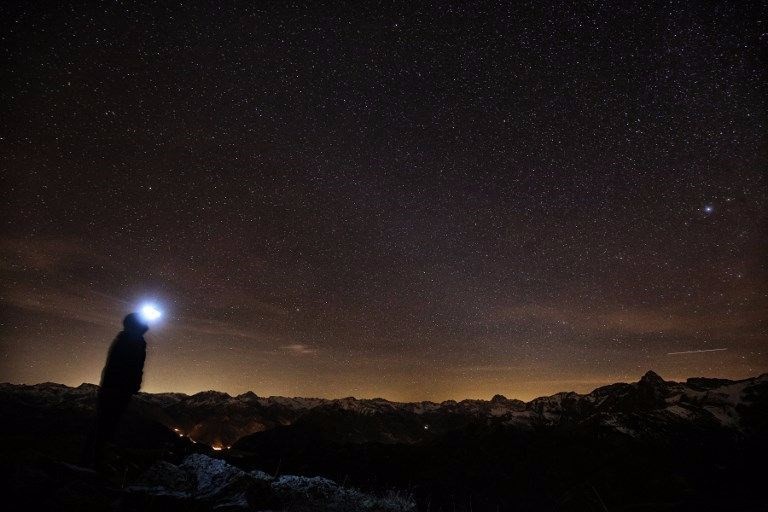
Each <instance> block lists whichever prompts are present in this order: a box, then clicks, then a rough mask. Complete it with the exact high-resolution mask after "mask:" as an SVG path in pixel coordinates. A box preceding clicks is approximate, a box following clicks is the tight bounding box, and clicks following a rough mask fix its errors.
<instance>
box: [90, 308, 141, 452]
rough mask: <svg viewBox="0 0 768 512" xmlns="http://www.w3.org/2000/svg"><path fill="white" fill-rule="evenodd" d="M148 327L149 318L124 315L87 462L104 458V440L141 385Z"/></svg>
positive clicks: (105, 372)
mask: <svg viewBox="0 0 768 512" xmlns="http://www.w3.org/2000/svg"><path fill="white" fill-rule="evenodd" d="M147 330H149V326H148V325H147V324H146V322H144V321H143V320H142V319H141V317H140V316H139V315H138V314H137V313H131V314H129V315H128V316H126V317H125V318H124V319H123V330H122V331H121V332H120V333H119V334H118V335H117V337H116V338H115V341H113V342H112V346H111V347H110V348H109V354H108V355H107V363H106V364H105V365H104V370H103V371H102V372H101V387H100V388H99V391H98V394H97V400H96V422H95V424H94V426H93V429H92V431H91V433H90V434H89V436H88V440H87V441H86V444H85V449H84V451H83V461H82V462H83V463H84V464H87V465H96V464H99V463H100V462H101V460H100V459H101V456H102V451H103V449H104V444H105V443H106V442H107V441H109V440H111V439H112V437H113V436H114V434H115V431H116V430H117V427H118V425H119V424H120V418H121V417H122V416H123V413H124V412H125V410H126V408H127V407H128V404H129V403H130V402H131V397H132V396H133V395H135V394H136V393H138V392H139V389H141V378H142V375H143V373H144V359H145V358H146V354H147V342H146V341H144V333H145V332H147Z"/></svg>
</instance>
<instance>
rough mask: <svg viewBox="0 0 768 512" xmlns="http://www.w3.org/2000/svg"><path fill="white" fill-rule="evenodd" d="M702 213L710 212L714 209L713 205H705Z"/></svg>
mask: <svg viewBox="0 0 768 512" xmlns="http://www.w3.org/2000/svg"><path fill="white" fill-rule="evenodd" d="M703 209H704V213H712V212H714V211H715V207H714V206H712V205H711V204H708V205H706V206H705V207H704V208H703Z"/></svg>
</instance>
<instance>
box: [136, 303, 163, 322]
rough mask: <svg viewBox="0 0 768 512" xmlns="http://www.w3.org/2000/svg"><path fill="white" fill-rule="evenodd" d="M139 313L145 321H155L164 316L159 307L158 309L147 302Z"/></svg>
mask: <svg viewBox="0 0 768 512" xmlns="http://www.w3.org/2000/svg"><path fill="white" fill-rule="evenodd" d="M139 314H140V315H141V318H142V319H143V320H144V321H145V322H154V321H155V320H157V319H158V318H160V317H161V316H163V313H161V312H160V310H159V309H157V308H156V307H155V306H154V305H152V304H145V305H144V306H142V307H141V310H140V311H139Z"/></svg>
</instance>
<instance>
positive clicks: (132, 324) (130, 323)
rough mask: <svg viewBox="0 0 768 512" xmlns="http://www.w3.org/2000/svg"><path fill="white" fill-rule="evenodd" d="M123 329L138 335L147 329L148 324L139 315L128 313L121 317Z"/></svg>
mask: <svg viewBox="0 0 768 512" xmlns="http://www.w3.org/2000/svg"><path fill="white" fill-rule="evenodd" d="M123 330H125V332H129V333H131V334H138V335H139V336H140V335H142V334H144V333H145V332H147V331H148V330H149V326H148V325H147V324H146V322H144V321H143V320H142V319H141V315H139V314H138V313H130V314H128V315H126V317H125V318H123Z"/></svg>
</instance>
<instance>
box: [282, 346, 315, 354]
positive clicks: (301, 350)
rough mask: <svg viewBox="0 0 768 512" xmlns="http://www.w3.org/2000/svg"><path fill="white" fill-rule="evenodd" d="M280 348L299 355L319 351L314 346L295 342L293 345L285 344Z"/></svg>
mask: <svg viewBox="0 0 768 512" xmlns="http://www.w3.org/2000/svg"><path fill="white" fill-rule="evenodd" d="M280 348H282V349H283V350H285V351H286V352H288V353H289V354H294V355H297V356H306V355H312V354H317V352H318V350H317V349H316V348H312V347H310V346H309V345H303V344H301V343H294V344H292V345H283V346H282V347H280Z"/></svg>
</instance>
